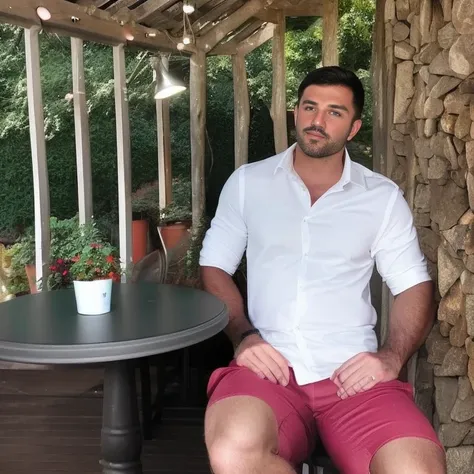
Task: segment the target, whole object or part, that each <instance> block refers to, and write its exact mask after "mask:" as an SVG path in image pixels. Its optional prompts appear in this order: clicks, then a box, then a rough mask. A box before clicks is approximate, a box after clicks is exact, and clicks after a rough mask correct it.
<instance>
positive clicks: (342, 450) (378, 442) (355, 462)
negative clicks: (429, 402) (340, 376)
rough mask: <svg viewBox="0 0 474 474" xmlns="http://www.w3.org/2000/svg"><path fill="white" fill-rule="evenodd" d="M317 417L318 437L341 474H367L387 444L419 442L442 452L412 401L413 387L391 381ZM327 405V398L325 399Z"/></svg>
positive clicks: (339, 402) (338, 403) (335, 404)
mask: <svg viewBox="0 0 474 474" xmlns="http://www.w3.org/2000/svg"><path fill="white" fill-rule="evenodd" d="M333 390H334V399H333V403H330V404H328V405H326V407H327V408H326V409H324V410H322V411H321V412H320V413H319V414H318V416H317V427H318V431H319V435H320V437H321V439H322V441H323V443H324V445H325V447H326V450H327V451H328V454H329V455H330V456H331V458H332V460H333V462H334V463H335V464H336V465H337V466H338V468H339V469H340V470H341V473H342V474H367V473H368V472H369V466H370V463H371V461H372V458H373V457H374V455H375V454H376V453H377V451H378V450H379V449H380V448H381V447H382V446H384V445H385V444H387V443H389V442H390V441H393V440H396V439H401V438H421V439H426V440H429V441H431V442H433V443H435V444H436V445H437V446H438V447H439V449H441V450H442V449H443V447H442V445H441V443H440V442H439V440H438V438H437V436H436V433H435V431H434V429H433V427H432V426H431V424H430V423H429V421H428V419H427V418H426V417H425V416H424V414H423V413H422V412H421V411H420V410H419V408H418V407H417V406H416V404H415V402H414V401H413V390H412V387H411V386H410V385H409V384H407V383H404V382H400V381H398V380H394V381H392V382H386V383H381V384H378V385H376V386H375V387H373V388H372V389H370V390H368V391H367V392H363V393H360V394H357V395H355V396H353V397H349V398H347V399H345V400H340V399H338V397H337V395H336V392H337V387H336V386H335V385H334V388H333ZM326 401H327V398H326Z"/></svg>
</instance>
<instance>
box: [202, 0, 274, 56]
mask: <svg viewBox="0 0 474 474" xmlns="http://www.w3.org/2000/svg"><path fill="white" fill-rule="evenodd" d="M266 3H267V4H271V3H272V0H266ZM261 9H262V3H261V1H260V0H249V1H248V2H246V3H245V4H244V5H243V6H242V7H240V8H239V9H238V10H236V11H235V12H234V13H232V14H231V15H229V16H228V17H227V18H225V19H224V20H222V21H221V22H219V23H218V24H217V25H216V26H215V27H214V28H212V30H210V31H209V32H208V33H206V34H205V35H204V36H202V37H201V38H198V40H197V47H198V49H202V50H203V51H206V52H208V51H210V50H211V49H212V48H214V47H215V46H216V45H217V44H218V43H219V42H220V41H222V40H223V39H224V38H225V37H226V36H227V35H228V34H229V33H230V32H231V31H233V30H235V29H236V28H238V27H239V26H240V25H242V24H243V23H245V22H246V21H247V20H248V19H249V18H251V17H252V16H254V15H255V14H256V13H257V12H258V11H260V10H261Z"/></svg>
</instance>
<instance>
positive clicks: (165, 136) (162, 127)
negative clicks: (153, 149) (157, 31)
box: [151, 56, 172, 209]
mask: <svg viewBox="0 0 474 474" xmlns="http://www.w3.org/2000/svg"><path fill="white" fill-rule="evenodd" d="M151 65H152V67H153V76H154V78H156V76H157V75H158V74H160V70H161V68H162V67H163V66H165V67H166V68H167V67H168V58H166V57H164V56H163V57H160V56H155V57H153V58H151ZM155 108H156V134H157V149H158V198H159V204H160V209H163V208H164V207H166V206H168V205H169V204H170V203H171V200H172V169H171V140H170V103H169V99H163V100H161V99H156V100H155Z"/></svg>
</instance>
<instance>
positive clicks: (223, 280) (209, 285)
mask: <svg viewBox="0 0 474 474" xmlns="http://www.w3.org/2000/svg"><path fill="white" fill-rule="evenodd" d="M201 278H202V282H203V285H204V289H205V290H206V291H207V292H209V293H211V294H213V295H214V296H217V297H218V298H219V299H221V300H222V301H223V302H224V303H225V304H226V305H227V308H228V310H229V323H228V325H227V327H226V328H225V330H224V332H225V333H226V334H227V336H228V337H229V339H230V340H231V342H232V345H233V346H234V348H236V347H237V346H238V345H239V343H240V335H241V334H242V333H244V332H245V331H247V330H249V329H252V325H251V324H250V322H249V320H248V319H247V317H246V315H245V309H244V301H243V298H242V295H241V294H240V292H239V289H238V288H237V286H236V285H235V283H234V280H233V279H232V277H231V276H230V275H229V274H228V273H226V272H225V271H224V270H221V269H220V268H215V267H201Z"/></svg>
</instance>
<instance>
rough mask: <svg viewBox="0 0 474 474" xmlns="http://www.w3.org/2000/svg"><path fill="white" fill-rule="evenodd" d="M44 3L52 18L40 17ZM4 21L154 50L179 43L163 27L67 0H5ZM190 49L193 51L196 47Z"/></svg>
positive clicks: (0, 12)
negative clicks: (115, 16) (123, 19)
mask: <svg viewBox="0 0 474 474" xmlns="http://www.w3.org/2000/svg"><path fill="white" fill-rule="evenodd" d="M40 6H42V7H45V8H47V9H48V10H49V12H50V13H51V19H50V20H48V21H43V22H41V21H40V19H39V18H38V16H37V14H36V8H37V7H40ZM0 22H5V23H11V24H14V25H19V26H23V27H30V26H35V25H36V26H41V27H42V28H43V29H44V30H46V31H51V32H54V33H58V34H63V35H64V34H66V35H68V36H72V37H75V38H81V39H83V40H88V41H95V42H98V43H104V44H110V45H113V46H116V45H118V44H126V43H128V44H129V45H130V46H138V47H142V48H146V49H149V50H151V51H176V44H175V43H174V42H173V41H172V40H171V39H170V38H169V37H168V36H167V35H166V34H165V33H164V32H162V31H158V30H150V29H149V28H146V27H144V26H142V25H137V24H135V25H133V24H126V25H124V26H122V25H121V24H120V23H119V22H118V21H117V20H115V19H113V18H112V17H111V16H110V14H109V13H107V12H105V11H102V10H98V9H95V7H85V6H81V5H77V4H74V3H70V2H67V1H65V0H61V1H58V0H6V1H2V2H0ZM150 33H152V34H153V36H150ZM129 35H132V36H133V40H131V39H127V36H129ZM186 50H187V51H188V52H192V51H193V48H186Z"/></svg>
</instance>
